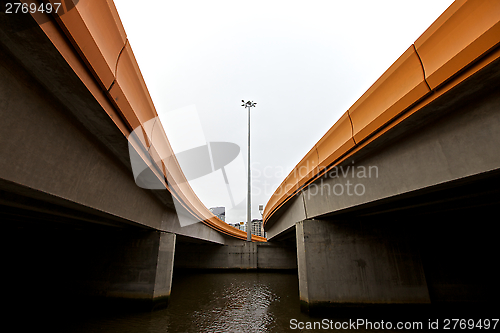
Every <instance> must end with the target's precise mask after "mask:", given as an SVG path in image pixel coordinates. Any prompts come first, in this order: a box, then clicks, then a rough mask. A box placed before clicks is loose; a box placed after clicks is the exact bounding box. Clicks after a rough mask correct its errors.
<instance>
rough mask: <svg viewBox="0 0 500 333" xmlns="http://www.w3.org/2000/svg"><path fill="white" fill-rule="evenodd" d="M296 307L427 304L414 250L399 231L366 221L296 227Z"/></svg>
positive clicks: (425, 289) (312, 222)
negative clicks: (297, 291) (297, 289)
mask: <svg viewBox="0 0 500 333" xmlns="http://www.w3.org/2000/svg"><path fill="white" fill-rule="evenodd" d="M296 231H297V257H298V270H299V293H300V300H301V302H302V307H303V309H305V310H306V311H307V310H308V309H310V308H318V307H329V306H353V305H357V306H362V305H374V304H377V305H380V304H427V303H430V298H429V293H428V290H427V284H426V279H425V275H424V271H423V267H422V262H421V260H420V256H419V254H418V250H417V248H416V247H415V245H414V244H413V242H412V241H411V237H410V235H408V234H405V232H404V231H401V230H397V229H394V228H393V227H386V226H380V225H374V224H371V223H349V224H346V223H342V222H335V221H322V220H312V221H311V220H306V221H301V222H298V223H297V226H296Z"/></svg>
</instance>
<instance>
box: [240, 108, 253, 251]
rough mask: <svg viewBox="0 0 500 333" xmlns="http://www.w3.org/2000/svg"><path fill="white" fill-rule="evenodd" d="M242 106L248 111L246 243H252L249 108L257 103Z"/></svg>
mask: <svg viewBox="0 0 500 333" xmlns="http://www.w3.org/2000/svg"><path fill="white" fill-rule="evenodd" d="M241 102H242V103H243V104H241V106H243V107H245V108H247V109H248V185H247V186H248V194H247V242H251V241H252V210H251V207H250V203H251V186H250V183H251V179H252V177H251V175H250V108H253V107H255V105H256V104H257V103H254V102H251V101H248V102H245V101H244V100H241Z"/></svg>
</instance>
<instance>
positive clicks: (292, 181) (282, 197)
mask: <svg viewBox="0 0 500 333" xmlns="http://www.w3.org/2000/svg"><path fill="white" fill-rule="evenodd" d="M317 172H318V151H317V150H316V146H314V147H313V148H312V149H311V150H310V151H309V152H308V153H307V154H306V155H305V156H304V157H303V158H302V160H301V161H300V162H299V163H298V164H297V165H296V166H295V168H294V169H293V170H292V172H290V174H289V175H288V176H287V177H286V178H285V180H283V182H282V183H281V184H280V186H278V188H277V189H276V191H275V192H274V193H273V195H272V196H271V198H270V199H269V201H268V203H267V204H266V207H265V209H264V214H263V216H264V217H265V216H267V214H269V212H271V211H274V210H275V209H277V208H278V207H279V206H281V205H282V204H283V203H284V202H285V201H286V200H287V198H290V197H291V196H293V194H294V193H295V192H297V191H298V190H299V189H300V188H301V187H302V186H303V185H304V184H305V183H306V182H307V181H309V180H310V179H311V178H312V177H313V176H314V175H315V174H316V173H317Z"/></svg>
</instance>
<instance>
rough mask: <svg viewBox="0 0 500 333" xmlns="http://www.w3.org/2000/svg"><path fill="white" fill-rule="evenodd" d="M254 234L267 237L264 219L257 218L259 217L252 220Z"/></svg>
mask: <svg viewBox="0 0 500 333" xmlns="http://www.w3.org/2000/svg"><path fill="white" fill-rule="evenodd" d="M252 235H256V236H261V237H265V232H264V227H263V225H262V220H257V219H254V220H252Z"/></svg>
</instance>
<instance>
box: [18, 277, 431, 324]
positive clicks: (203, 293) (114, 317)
mask: <svg viewBox="0 0 500 333" xmlns="http://www.w3.org/2000/svg"><path fill="white" fill-rule="evenodd" d="M298 290H299V287H298V278H297V272H291V273H283V272H279V273H276V272H255V271H253V272H215V273H214V272H201V273H200V272H196V273H195V272H191V273H186V272H183V273H178V272H174V279H173V285H172V293H171V297H170V304H169V306H168V308H166V309H162V310H157V311H154V312H142V313H123V312H116V313H112V312H111V313H110V312H107V311H104V312H103V311H94V309H92V308H85V309H83V310H78V312H77V311H71V309H67V311H65V313H66V314H64V316H62V315H59V314H58V313H53V315H52V316H48V317H47V316H44V318H45V320H44V324H45V325H41V326H39V328H47V329H48V331H51V332H55V331H61V332H68V333H77V332H78V333H88V332H123V333H144V332H150V333H160V332H162V333H164V332H207V333H208V332H317V331H321V332H381V331H387V332H401V331H404V332H408V331H410V330H381V329H380V328H379V329H373V330H371V329H368V330H367V329H366V328H363V327H361V328H359V327H358V328H357V329H352V327H350V328H348V329H330V328H328V329H321V330H314V329H305V326H304V329H299V326H298V325H300V324H298V323H299V322H302V323H304V324H303V325H306V323H307V322H314V321H316V322H318V321H322V320H323V318H312V317H310V316H309V315H307V314H304V313H301V311H300V304H299V296H298ZM68 310H69V311H68ZM294 320H295V321H294ZM325 320H326V319H325ZM335 320H336V321H338V322H340V323H341V322H345V321H346V320H348V319H342V320H339V319H335ZM291 321H294V322H295V323H297V324H291ZM21 326H22V325H21ZM43 326H46V327H43ZM332 327H333V326H332ZM420 331H422V330H420ZM424 331H425V330H424Z"/></svg>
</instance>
